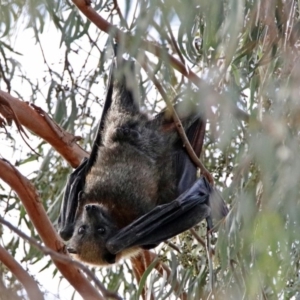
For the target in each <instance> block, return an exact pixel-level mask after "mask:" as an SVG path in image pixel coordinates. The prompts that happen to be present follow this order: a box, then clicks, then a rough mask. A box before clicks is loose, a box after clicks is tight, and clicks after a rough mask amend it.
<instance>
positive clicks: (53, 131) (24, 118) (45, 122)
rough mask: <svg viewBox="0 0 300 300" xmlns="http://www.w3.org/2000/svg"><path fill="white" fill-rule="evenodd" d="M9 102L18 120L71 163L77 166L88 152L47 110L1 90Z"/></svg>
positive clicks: (3, 97) (1, 96) (1, 95)
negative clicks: (44, 110)
mask: <svg viewBox="0 0 300 300" xmlns="http://www.w3.org/2000/svg"><path fill="white" fill-rule="evenodd" d="M1 99H4V100H5V101H6V102H8V103H9V105H10V107H11V109H12V110H13V112H14V114H15V115H16V116H17V119H18V121H19V122H20V123H21V124H22V125H23V126H25V127H26V128H28V129H29V130H31V131H32V132H34V133H35V134H36V135H38V136H40V137H41V138H43V139H44V140H45V141H47V142H48V143H49V144H50V145H52V146H53V148H54V149H56V151H57V152H59V153H60V154H61V155H62V156H63V157H64V158H65V159H66V160H67V161H68V162H69V163H70V164H71V165H72V167H76V166H78V165H79V164H80V162H81V160H82V159H83V158H84V157H87V156H88V153H87V152H86V151H84V150H83V149H82V148H81V147H80V146H78V145H77V144H76V140H77V138H76V137H74V136H73V135H72V134H70V133H67V132H66V131H64V130H63V129H61V128H60V127H59V126H58V125H57V124H56V123H55V122H54V121H53V120H52V119H51V118H50V117H49V116H48V115H47V114H46V113H45V112H43V111H42V110H40V109H39V108H38V107H36V106H35V107H32V106H30V105H28V103H26V102H23V101H20V100H19V99H17V98H15V97H12V96H11V95H10V94H8V93H6V92H3V91H1V90H0V100H1Z"/></svg>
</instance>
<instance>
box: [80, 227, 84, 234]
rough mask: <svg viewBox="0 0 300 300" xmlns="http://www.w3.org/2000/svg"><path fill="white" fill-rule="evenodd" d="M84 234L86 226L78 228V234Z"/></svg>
mask: <svg viewBox="0 0 300 300" xmlns="http://www.w3.org/2000/svg"><path fill="white" fill-rule="evenodd" d="M84 232H85V227H84V226H80V227H79V228H78V234H84Z"/></svg>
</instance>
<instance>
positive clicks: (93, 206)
mask: <svg viewBox="0 0 300 300" xmlns="http://www.w3.org/2000/svg"><path fill="white" fill-rule="evenodd" d="M84 208H85V210H86V211H87V212H89V211H93V210H96V205H94V204H87V205H86V206H85V207H84Z"/></svg>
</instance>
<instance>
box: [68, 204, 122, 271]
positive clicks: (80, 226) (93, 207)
mask: <svg viewBox="0 0 300 300" xmlns="http://www.w3.org/2000/svg"><path fill="white" fill-rule="evenodd" d="M117 231H118V229H117V227H116V226H115V225H114V222H113V221H112V220H111V217H110V215H109V213H108V212H107V211H106V210H105V209H104V208H103V207H101V206H100V205H97V204H88V205H85V206H84V208H83V211H82V213H81V215H80V217H79V218H78V220H77V221H76V226H75V230H74V233H73V236H72V238H71V240H70V241H69V243H68V246H67V249H68V251H69V252H70V253H72V254H74V255H75V257H77V258H78V259H80V260H82V261H86V262H88V263H91V264H97V263H100V264H103V265H107V264H112V263H115V261H116V255H113V254H111V253H110V252H109V251H108V250H107V249H106V246H105V245H106V242H107V240H108V239H109V238H110V237H111V236H112V235H114V234H115V233H116V232H117Z"/></svg>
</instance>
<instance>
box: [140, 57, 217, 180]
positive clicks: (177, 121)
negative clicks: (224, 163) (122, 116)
mask: <svg viewBox="0 0 300 300" xmlns="http://www.w3.org/2000/svg"><path fill="white" fill-rule="evenodd" d="M139 63H140V64H141V66H142V67H143V69H144V70H145V71H146V72H147V74H148V75H149V77H150V79H151V80H152V81H153V83H154V85H155V86H156V88H157V89H158V91H159V92H160V94H161V96H162V98H163V99H164V101H165V103H166V105H167V108H168V109H169V111H170V112H171V114H172V117H173V120H174V123H175V126H176V128H177V131H178V134H179V135H180V137H181V139H182V141H183V144H184V147H185V148H186V150H187V152H188V154H189V156H190V158H191V160H192V161H193V162H194V164H195V165H196V166H197V167H198V168H199V169H200V170H201V173H202V174H203V176H204V177H206V178H207V180H208V181H209V182H210V183H211V184H212V185H213V184H214V179H213V176H212V175H211V174H210V173H209V171H208V170H207V169H206V168H205V166H204V165H203V164H202V162H201V160H200V159H199V158H198V156H197V155H196V153H195V151H194V149H193V147H192V146H191V144H190V142H189V140H188V138H187V136H186V134H185V131H184V128H183V126H182V123H181V121H180V118H179V116H178V115H177V112H176V110H175V108H174V107H173V105H172V102H171V101H170V99H169V98H168V96H167V94H166V92H165V90H164V88H163V87H162V85H161V84H160V82H159V81H158V79H157V78H156V77H155V75H154V74H153V71H152V70H151V69H150V64H149V63H148V59H147V57H146V55H145V56H144V57H143V60H139ZM175 101H176V98H175V99H174V100H173V102H175Z"/></svg>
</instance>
